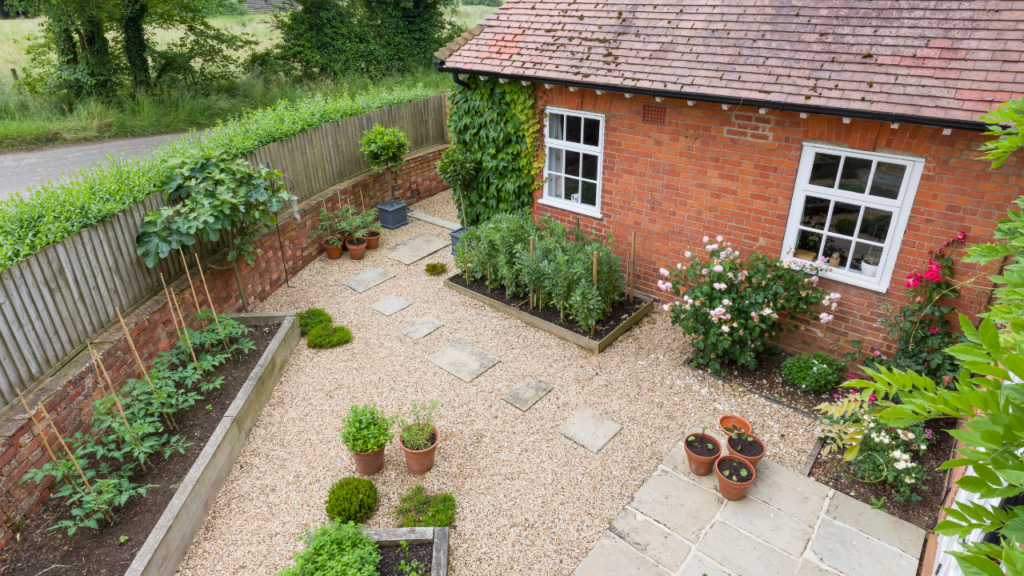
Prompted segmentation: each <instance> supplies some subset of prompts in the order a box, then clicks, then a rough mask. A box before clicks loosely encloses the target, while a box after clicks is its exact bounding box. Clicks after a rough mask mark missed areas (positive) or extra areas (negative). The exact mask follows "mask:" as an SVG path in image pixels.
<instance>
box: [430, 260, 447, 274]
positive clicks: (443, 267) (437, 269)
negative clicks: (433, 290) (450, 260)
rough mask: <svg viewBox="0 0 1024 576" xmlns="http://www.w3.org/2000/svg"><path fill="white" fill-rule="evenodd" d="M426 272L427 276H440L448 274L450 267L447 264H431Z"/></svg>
mask: <svg viewBox="0 0 1024 576" xmlns="http://www.w3.org/2000/svg"><path fill="white" fill-rule="evenodd" d="M426 270H427V274H430V275H431V276H437V275H439V274H444V273H445V272H447V271H448V265H447V264H445V263H444V262H431V263H430V264H427V268H426Z"/></svg>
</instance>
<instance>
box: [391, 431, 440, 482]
mask: <svg viewBox="0 0 1024 576" xmlns="http://www.w3.org/2000/svg"><path fill="white" fill-rule="evenodd" d="M433 431H434V443H433V444H432V445H431V446H430V447H429V448H424V449H423V450H409V449H408V448H406V447H405V443H404V442H402V436H401V435H399V436H398V445H399V446H401V447H402V452H405V465H406V466H407V467H408V468H409V473H410V474H426V473H427V472H430V469H431V468H433V467H434V451H435V450H437V443H438V442H440V441H441V433H440V432H438V431H437V426H434V429H433Z"/></svg>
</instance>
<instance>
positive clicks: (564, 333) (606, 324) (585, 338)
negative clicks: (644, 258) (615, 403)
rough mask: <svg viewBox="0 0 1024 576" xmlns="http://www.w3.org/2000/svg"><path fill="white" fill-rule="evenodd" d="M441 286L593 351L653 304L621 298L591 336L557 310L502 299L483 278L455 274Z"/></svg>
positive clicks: (502, 293)
mask: <svg viewBox="0 0 1024 576" xmlns="http://www.w3.org/2000/svg"><path fill="white" fill-rule="evenodd" d="M444 285H445V287H446V288H449V289H451V290H454V291H456V292H458V293H459V294H462V295H463V296H468V297H469V298H472V299H474V300H477V301H479V302H483V303H484V304H487V305H488V306H490V307H491V308H494V309H495V310H498V311H499V312H504V313H505V314H508V315H509V316H512V317H514V318H518V319H519V320H522V321H523V322H525V323H526V324H529V325H530V326H533V327H534V328H539V329H541V330H544V331H545V332H548V333H550V334H554V335H555V336H558V337H559V338H561V339H563V340H568V341H569V342H572V343H573V344H576V345H577V346H581V347H583V348H585V349H587V350H589V351H591V352H595V353H596V352H600V351H602V350H604V349H605V348H607V347H608V346H611V344H612V342H614V341H615V340H617V339H618V338H619V336H622V335H623V334H625V333H626V331H627V330H629V329H630V328H631V327H632V326H633V325H634V324H636V323H637V322H639V321H640V320H642V319H643V317H644V316H646V315H647V314H648V313H650V311H651V309H652V308H653V307H654V303H653V302H652V301H650V300H645V299H643V298H639V297H637V298H635V299H634V300H633V301H632V302H630V301H629V298H624V299H623V300H622V302H620V303H619V305H618V306H616V307H615V308H613V309H612V311H611V312H610V313H609V314H608V315H607V316H605V317H604V318H603V319H602V320H601V321H600V322H598V323H597V326H596V327H595V329H594V334H593V335H591V334H590V331H589V330H586V329H585V328H583V327H582V326H580V325H579V324H577V323H576V322H573V321H572V320H568V319H567V320H566V321H565V322H562V321H561V319H560V318H559V314H558V310H557V309H555V308H550V307H549V308H545V309H544V310H538V309H536V308H535V309H533V310H531V309H530V299H529V298H522V297H512V298H506V297H505V291H504V290H488V288H487V283H486V282H484V281H483V280H478V281H475V282H469V283H468V284H467V283H466V279H465V278H464V277H463V276H460V275H459V274H456V275H454V276H451V277H450V278H448V279H447V280H445V281H444Z"/></svg>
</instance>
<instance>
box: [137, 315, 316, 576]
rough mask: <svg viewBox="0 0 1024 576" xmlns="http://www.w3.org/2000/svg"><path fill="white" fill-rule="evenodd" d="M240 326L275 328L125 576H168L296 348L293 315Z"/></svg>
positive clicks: (245, 319) (246, 319)
mask: <svg viewBox="0 0 1024 576" xmlns="http://www.w3.org/2000/svg"><path fill="white" fill-rule="evenodd" d="M232 317H233V318H234V319H235V320H237V321H238V322H239V323H241V324H244V325H255V324H266V323H273V322H281V327H280V328H279V329H278V331H277V334H275V335H274V339H273V340H271V341H270V345H269V346H268V347H267V349H266V350H265V351H264V352H263V356H262V357H261V358H260V361H259V363H257V364H256V367H255V368H254V369H253V371H252V372H251V373H250V374H249V378H248V379H246V381H245V384H244V385H243V386H242V388H241V390H239V391H238V394H237V395H236V396H235V400H234V401H233V402H232V403H231V406H229V407H228V411H227V412H226V413H225V414H224V416H223V417H222V418H221V421H220V424H219V425H218V426H217V429H216V430H214V432H213V435H212V436H211V437H210V439H209V440H208V441H207V442H206V446H205V447H204V448H203V451H202V453H200V455H199V458H198V459H197V460H196V461H195V462H194V463H193V464H192V468H191V469H190V470H189V472H188V475H186V476H185V479H184V480H182V481H181V485H180V486H179V487H178V490H177V492H175V494H174V498H172V499H171V502H170V503H169V504H168V505H167V508H165V509H164V513H163V514H162V515H161V516H160V520H159V521H158V522H157V524H156V526H154V527H153V530H152V532H150V534H149V536H148V537H147V538H146V542H145V544H143V545H142V548H141V549H140V550H139V552H138V554H136V555H135V560H134V561H132V564H131V566H130V567H129V568H128V570H127V571H126V572H125V576H173V575H174V574H175V573H176V572H177V571H178V566H179V565H180V564H181V561H182V559H183V558H184V557H185V554H186V553H188V550H189V548H190V547H191V546H192V540H193V539H194V538H195V535H196V533H197V532H198V531H199V528H200V527H201V526H202V525H203V522H204V521H205V520H206V515H207V514H208V513H209V511H210V509H211V508H212V507H213V503H214V501H215V500H216V499H217V494H218V493H219V492H220V488H221V486H222V485H223V484H224V481H225V480H226V479H227V476H228V473H230V472H231V468H232V466H233V465H234V463H235V459H236V458H237V457H238V454H239V452H241V451H242V446H244V445H245V440H246V438H247V437H248V435H249V432H250V431H251V430H252V427H253V426H254V425H255V423H256V420H257V419H258V418H259V415H260V412H261V411H262V410H263V406H264V405H265V404H266V402H267V400H268V399H269V398H270V394H271V393H272V392H273V390H274V387H275V386H276V385H277V383H278V381H279V380H280V379H281V375H282V374H283V373H284V369H285V367H286V366H287V365H288V360H289V359H290V358H291V355H292V352H293V351H294V350H295V346H296V345H297V344H298V342H299V323H298V321H296V319H295V314H239V315H234V316H232Z"/></svg>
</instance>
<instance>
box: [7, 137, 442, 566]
mask: <svg viewBox="0 0 1024 576" xmlns="http://www.w3.org/2000/svg"><path fill="white" fill-rule="evenodd" d="M445 147H446V145H442V146H436V147H433V148H429V149H427V150H423V151H420V152H417V153H414V154H411V155H409V156H407V160H406V163H405V164H404V165H403V166H402V167H401V168H400V169H399V170H398V172H397V173H396V174H395V179H394V183H395V190H396V192H395V198H396V199H400V200H402V201H404V202H406V203H409V204H411V203H413V202H415V201H416V200H419V199H422V198H426V197H429V196H432V195H434V194H437V193H438V192H441V191H443V190H446V189H447V188H448V186H447V185H446V184H445V183H444V181H443V180H442V179H441V177H440V176H438V174H437V170H436V164H437V161H438V160H440V159H441V153H442V152H443V151H444V149H445ZM387 195H388V191H387V180H386V179H385V177H384V176H383V175H382V174H379V173H368V174H366V173H364V174H362V175H360V176H356V177H354V178H352V179H349V180H346V181H345V182H342V183H340V184H338V185H337V186H334V187H331V188H330V189H329V190H326V191H324V192H322V193H321V194H318V195H316V196H314V197H312V198H310V199H308V200H306V201H305V202H304V203H303V204H301V205H300V206H299V213H300V215H301V216H302V220H301V221H300V222H295V220H294V219H293V217H292V216H293V215H292V212H291V210H288V211H287V212H282V213H281V214H280V215H279V216H280V220H281V239H282V241H283V243H284V258H285V261H286V262H287V266H288V273H289V275H294V274H295V273H296V272H298V271H299V270H301V269H302V268H303V267H305V266H306V265H307V264H309V263H310V262H312V261H313V260H314V259H315V258H317V257H318V256H319V255H320V254H321V252H323V248H322V247H321V246H320V243H319V238H310V231H312V230H314V229H315V228H316V227H317V226H318V224H319V222H320V207H321V206H322V205H323V203H326V206H327V208H328V209H329V210H332V211H333V210H336V209H337V208H338V206H339V204H341V203H343V202H344V203H351V205H352V206H356V207H360V206H361V204H362V202H363V201H365V204H366V206H367V207H368V208H369V207H371V206H376V205H378V204H380V203H381V202H384V201H385V200H387ZM255 245H256V246H257V247H258V248H259V249H261V250H262V251H263V253H262V254H260V255H259V256H257V257H256V260H255V262H254V263H253V264H252V265H251V266H250V265H248V264H246V263H245V262H244V261H240V265H239V275H240V276H241V279H242V285H243V288H244V290H245V295H246V300H247V303H248V305H249V306H250V307H254V306H256V305H257V304H259V303H260V302H263V301H264V300H266V299H267V298H268V297H269V296H270V295H271V294H273V293H274V291H276V290H277V289H278V288H280V287H281V286H283V285H284V282H285V278H284V269H283V267H282V259H281V246H280V244H279V243H278V238H277V232H276V231H275V230H271V231H270V232H269V233H267V234H264V235H263V236H262V237H260V238H258V239H257V240H256V241H255ZM173 256H174V257H178V256H177V255H173ZM203 264H204V273H205V274H206V280H207V283H208V285H209V289H210V297H211V298H212V299H213V303H214V307H215V309H216V310H217V313H218V314H222V313H238V312H240V311H241V310H242V304H241V299H240V298H239V296H238V289H237V286H236V284H235V279H234V276H233V274H232V273H231V271H230V270H218V269H213V268H206V262H204V263H203ZM215 264H217V265H224V263H223V262H220V263H217V262H215ZM196 276H197V275H196V274H195V271H194V270H193V278H194V280H195V288H196V292H197V295H198V297H199V299H200V306H202V307H204V308H206V307H209V305H208V303H207V301H206V296H205V294H204V292H203V289H202V288H201V287H200V285H199V279H198V277H196ZM170 287H171V289H172V290H173V291H174V292H175V293H176V294H177V298H178V300H179V302H180V303H181V306H182V312H183V313H184V314H186V315H190V314H194V313H195V311H196V303H195V301H194V300H193V298H192V292H191V290H189V288H188V281H187V280H186V279H185V278H184V276H182V277H181V278H179V279H177V280H176V281H175V282H174V283H173V284H171V286H170ZM125 322H126V323H127V325H128V326H129V330H130V331H131V333H132V339H133V340H134V342H135V345H136V347H137V349H138V351H139V355H140V356H141V357H142V360H143V362H144V363H146V365H147V366H149V365H150V362H151V361H152V360H153V359H154V358H155V357H156V356H157V354H158V353H159V352H161V351H163V350H168V349H170V347H171V346H172V344H173V343H174V341H175V340H176V339H177V337H176V335H175V330H174V325H173V323H172V322H171V318H170V316H169V314H168V311H167V299H166V297H165V296H164V295H163V294H162V293H161V294H159V295H158V296H154V297H152V298H150V299H149V300H148V301H146V302H144V303H143V304H142V305H141V306H139V307H138V308H136V309H135V310H133V311H132V312H131V313H130V314H128V315H127V316H126V317H125ZM91 343H92V347H93V350H95V351H96V352H97V353H98V354H99V355H100V357H101V360H102V362H103V365H104V367H105V368H106V370H107V372H108V373H109V375H110V378H111V380H112V381H113V383H114V386H116V387H117V388H118V389H120V388H121V386H123V385H124V384H125V383H126V382H127V380H128V379H129V378H137V377H139V373H138V370H137V368H136V364H135V361H134V359H133V357H132V355H131V351H130V349H129V347H128V341H127V339H125V338H124V332H123V330H122V329H121V327H120V325H119V324H115V325H113V326H110V327H108V328H107V329H106V330H105V331H104V332H102V333H100V334H99V335H98V336H96V337H94V338H93V339H92V341H91ZM101 395H102V392H101V391H100V390H99V388H98V387H97V381H96V372H95V368H94V367H93V365H91V364H90V363H89V352H88V350H84V351H82V352H80V353H79V354H78V355H77V356H75V357H74V358H73V359H71V360H70V361H69V362H68V364H67V365H66V366H64V367H63V368H62V369H60V370H59V371H58V372H57V374H55V375H54V376H53V377H51V378H49V379H47V380H45V381H44V382H42V383H41V384H40V385H39V386H38V387H37V388H35V389H34V390H33V391H32V392H31V393H30V394H28V395H27V396H26V398H25V399H26V401H27V402H28V404H29V406H30V407H32V408H33V409H35V408H36V406H37V405H38V404H42V405H43V406H44V407H45V408H46V411H47V412H48V413H49V414H50V417H51V418H53V420H54V424H55V425H56V426H57V428H58V429H59V430H60V433H61V435H62V436H72V435H73V434H74V433H75V432H80V431H81V432H84V431H87V430H88V422H89V419H90V417H91V416H92V411H91V405H92V403H93V402H94V401H96V400H98V399H99V398H100V397H101ZM35 418H36V420H37V421H38V420H39V419H40V418H43V416H42V412H39V411H38V410H36V412H35ZM40 426H41V427H43V428H46V426H45V420H43V422H41V423H40ZM43 436H44V438H45V441H46V442H47V443H48V444H49V445H50V446H51V448H52V450H53V451H54V452H55V453H57V454H59V453H60V452H61V450H62V448H61V446H60V444H59V443H58V441H57V438H56V436H55V435H54V434H53V433H52V431H51V430H49V429H44V431H43ZM42 440H43V439H40V438H39V437H38V434H37V433H36V431H35V429H34V428H33V426H32V424H31V423H30V422H29V421H28V419H27V417H26V414H25V410H24V408H22V407H21V406H20V404H19V405H17V406H15V407H14V408H13V409H12V410H10V411H9V412H8V413H7V414H6V415H4V416H3V417H2V418H0V483H2V486H3V493H2V494H0V521H2V522H3V535H2V536H0V547H3V546H4V545H6V544H7V542H8V541H10V539H11V538H12V537H13V536H14V534H15V533H16V532H17V531H18V530H20V528H21V526H22V525H23V524H24V522H25V521H26V520H27V519H28V517H29V516H31V515H32V513H33V512H34V511H35V509H36V508H37V507H38V506H39V504H40V503H42V501H43V500H45V499H46V498H47V497H48V496H49V495H50V490H49V488H50V487H52V479H48V480H45V481H44V483H43V485H41V486H40V485H36V483H35V482H31V481H30V482H26V483H24V484H23V483H21V478H22V476H23V475H24V474H25V472H26V471H27V470H29V469H30V468H37V467H39V466H42V465H43V464H44V463H45V462H46V461H47V460H48V459H49V456H48V455H47V453H46V448H44V447H43V445H42Z"/></svg>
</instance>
